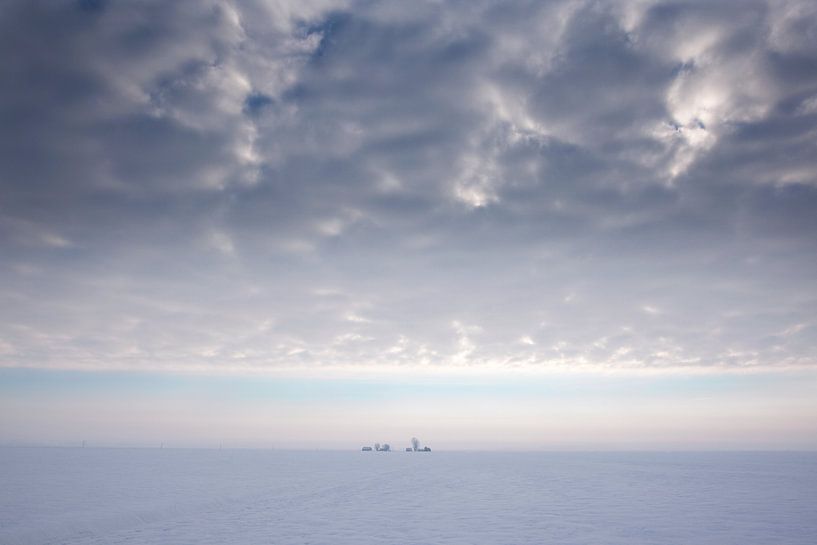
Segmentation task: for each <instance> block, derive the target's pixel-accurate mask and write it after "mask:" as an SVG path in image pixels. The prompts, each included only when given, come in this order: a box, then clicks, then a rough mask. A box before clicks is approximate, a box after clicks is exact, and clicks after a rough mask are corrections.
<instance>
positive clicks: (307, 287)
mask: <svg viewBox="0 0 817 545" xmlns="http://www.w3.org/2000/svg"><path fill="white" fill-rule="evenodd" d="M0 10H2V12H0V14H1V15H2V16H0V56H2V58H0V82H2V83H0V118H2V120H3V124H2V128H0V190H2V199H1V200H0V244H2V250H3V257H4V259H3V260H2V265H0V267H2V269H0V270H1V271H2V272H1V273H0V274H2V276H3V284H2V285H3V287H2V290H1V291H0V297H2V300H3V308H4V310H3V311H2V314H0V319H1V320H2V321H1V322H0V357H2V361H3V363H4V364H5V365H33V366H65V367H124V368H130V367H140V368H144V367H159V368H224V367H233V366H235V367H240V368H248V367H250V368H261V369H264V368H274V367H282V366H283V367H299V366H304V367H306V368H311V367H314V366H318V365H368V364H371V365H390V364H399V365H432V366H469V365H475V366H479V365H482V366H500V367H502V366H539V367H554V366H598V367H604V368H630V367H637V368H642V367H649V368H677V367H689V366H694V367H773V366H786V365H812V364H813V363H814V362H815V356H817V329H816V328H815V324H814V316H815V315H817V314H815V311H817V293H815V284H814V281H813V276H814V273H815V272H817V267H815V266H816V265H817V258H815V255H817V253H815V250H817V247H816V246H817V244H815V242H817V240H815V237H814V235H813V233H814V232H817V222H816V220H815V217H817V215H815V214H814V211H815V206H817V174H816V173H817V170H815V167H817V165H816V164H815V160H814V157H817V153H816V152H817V150H815V149H814V148H815V139H814V133H815V128H817V47H815V39H817V30H815V29H817V10H815V9H814V8H813V7H812V6H811V4H810V3H807V2H771V3H764V2H735V3H718V4H717V5H712V4H710V3H703V2H702V3H690V2H681V3H661V2H620V3H607V4H603V3H595V2H547V3H543V2H513V3H506V4H495V3H491V2H485V3H481V2H467V3H461V2H448V3H412V4H411V5H407V4H403V3H385V2H364V3H354V2H353V3H348V2H338V3H333V2H313V3H309V2H306V3H304V2H297V3H292V4H291V5H290V4H287V3H285V2H281V3H276V4H266V3H262V2H259V3H255V2H236V3H230V2H216V1H214V2H206V3H197V4H179V3H172V4H167V3H160V2H131V3H107V2H77V3H48V2H11V3H8V4H6V5H5V6H4V7H3V8H0Z"/></svg>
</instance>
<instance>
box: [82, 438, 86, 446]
mask: <svg viewBox="0 0 817 545" xmlns="http://www.w3.org/2000/svg"><path fill="white" fill-rule="evenodd" d="M82 448H85V439H83V440H82Z"/></svg>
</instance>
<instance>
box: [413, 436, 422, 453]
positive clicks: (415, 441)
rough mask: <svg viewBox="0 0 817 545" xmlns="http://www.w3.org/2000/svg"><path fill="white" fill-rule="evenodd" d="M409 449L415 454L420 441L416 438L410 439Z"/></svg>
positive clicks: (418, 448)
mask: <svg viewBox="0 0 817 545" xmlns="http://www.w3.org/2000/svg"><path fill="white" fill-rule="evenodd" d="M411 448H413V449H414V450H415V452H416V451H418V450H420V440H419V439H417V438H416V437H412V438H411Z"/></svg>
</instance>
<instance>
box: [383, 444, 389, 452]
mask: <svg viewBox="0 0 817 545" xmlns="http://www.w3.org/2000/svg"><path fill="white" fill-rule="evenodd" d="M390 450H391V447H390V446H389V444H388V443H386V444H385V445H383V451H384V452H389V451H390Z"/></svg>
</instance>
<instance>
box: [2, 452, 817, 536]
mask: <svg viewBox="0 0 817 545" xmlns="http://www.w3.org/2000/svg"><path fill="white" fill-rule="evenodd" d="M0 543H1V544H3V545H16V544H61V545H63V544H65V545H72V544H100V545H114V544H124V543H126V544H169V545H173V544H182V543H191V544H203V543H207V544H233V543H235V544H290V543H299V544H300V543H315V544H323V543H326V544H347V543H348V544H352V543H353V544H357V545H360V544H370V543H372V544H373V543H377V544H400V543H428V544H437V543H439V544H449V543H462V544H479V543H495V544H503V545H509V544H515V543H535V544H547V543H553V544H572V543H582V544H626V545H639V544H662V545H668V544H696V545H702V544H714V545H728V544H736V545H750V544H762V545H772V544H774V545H785V544H804V545H806V544H808V545H813V544H814V543H817V454H814V453H799V454H798V453H786V454H784V453H708V454H695V453H580V454H574V453H466V452H432V453H406V452H391V453H378V452H374V453H372V452H369V453H364V452H287V451H249V450H245V451H242V450H223V451H217V450H211V451H208V450H174V449H163V450H159V449H155V450H147V449H91V448H88V449H59V448H37V449H34V448H2V449H0Z"/></svg>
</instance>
